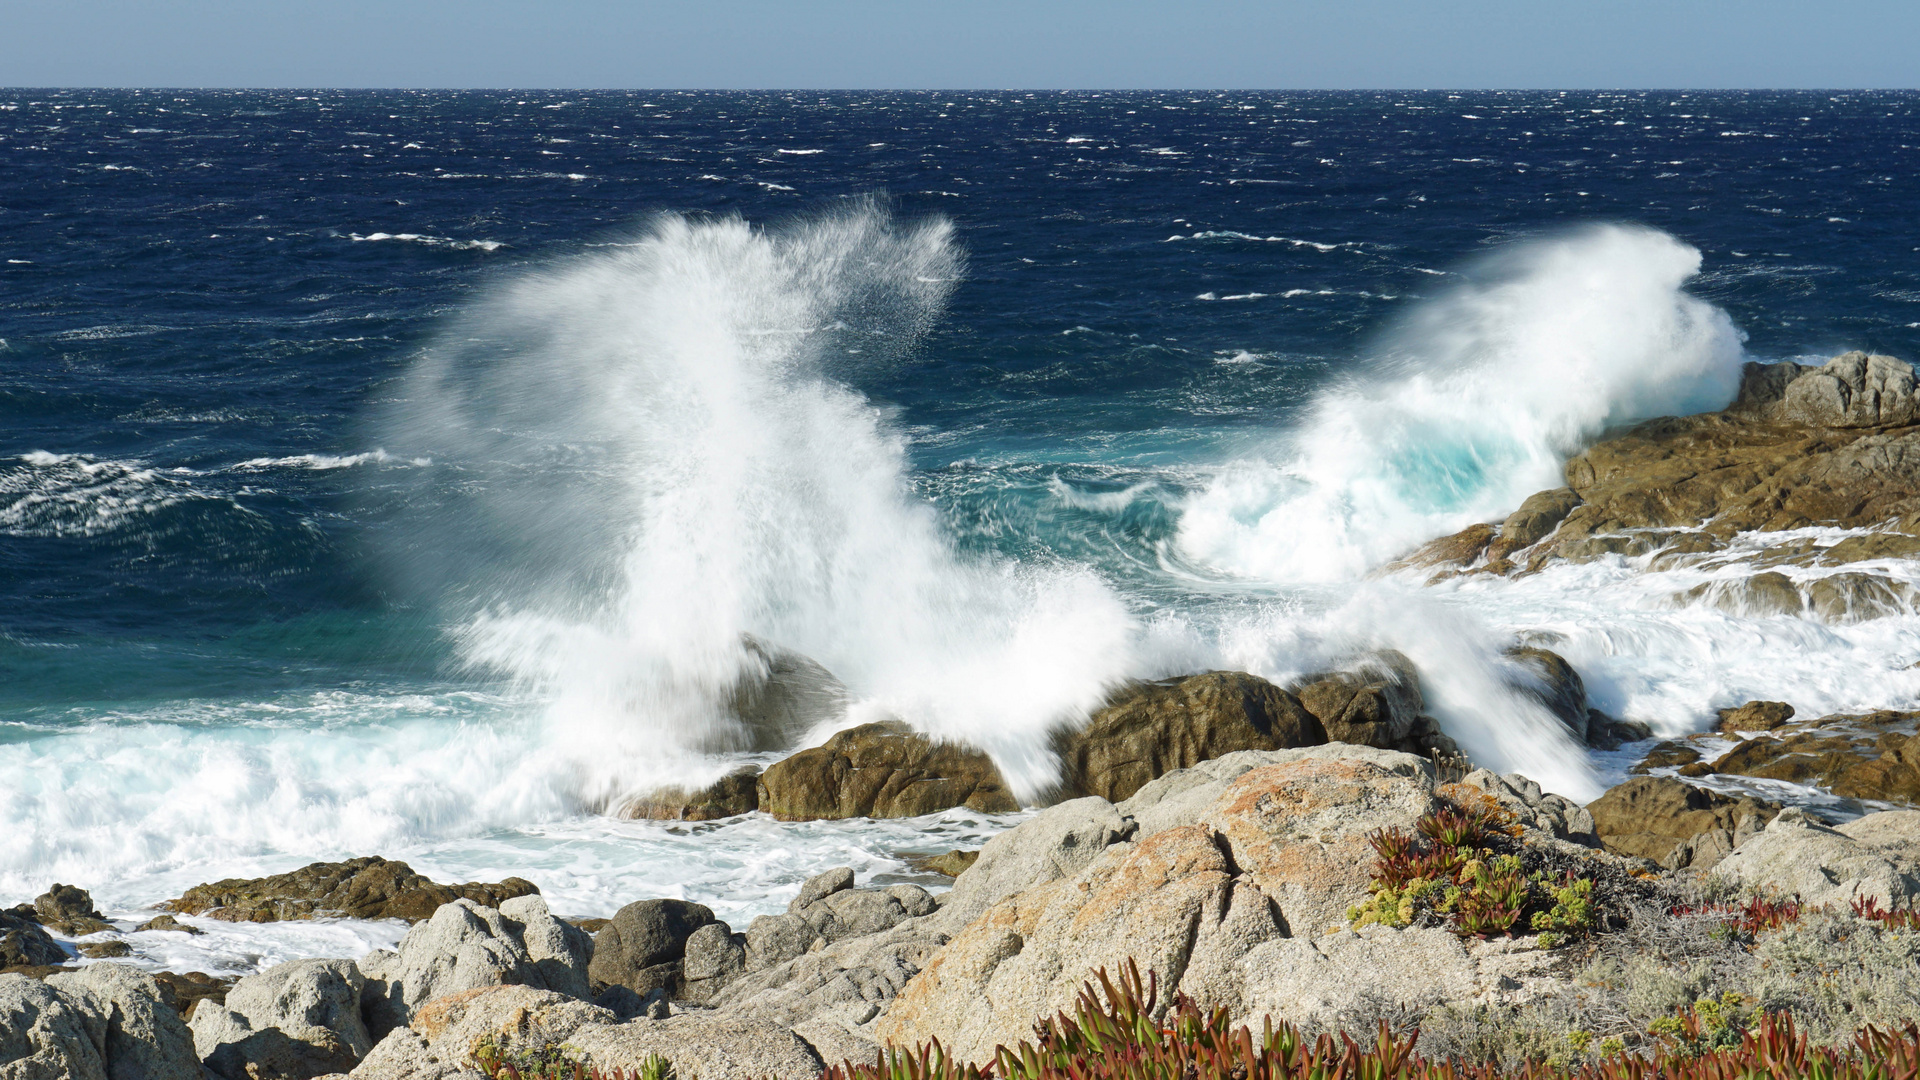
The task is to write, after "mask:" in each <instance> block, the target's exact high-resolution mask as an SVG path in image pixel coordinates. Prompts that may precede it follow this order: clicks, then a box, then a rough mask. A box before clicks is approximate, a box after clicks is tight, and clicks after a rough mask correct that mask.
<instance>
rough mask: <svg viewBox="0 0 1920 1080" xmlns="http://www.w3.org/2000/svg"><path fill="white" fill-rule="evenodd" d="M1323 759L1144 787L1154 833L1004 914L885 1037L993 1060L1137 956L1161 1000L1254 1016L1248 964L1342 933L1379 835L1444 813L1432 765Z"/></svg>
mask: <svg viewBox="0 0 1920 1080" xmlns="http://www.w3.org/2000/svg"><path fill="white" fill-rule="evenodd" d="M1315 749H1320V750H1324V751H1327V753H1325V754H1323V755H1313V753H1312V751H1311V750H1304V751H1303V750H1294V751H1281V752H1278V753H1277V754H1260V753H1240V754H1234V755H1230V756H1229V757H1228V758H1226V759H1219V760H1216V761H1214V762H1208V763H1204V764H1202V765H1201V766H1199V767H1197V768H1195V769H1192V770H1186V771H1183V772H1180V773H1174V774H1170V775H1169V776H1167V777H1163V778H1161V779H1160V780H1159V781H1156V782H1155V784H1153V785H1148V787H1146V788H1143V789H1142V790H1141V791H1140V792H1139V793H1137V795H1136V802H1135V803H1134V805H1136V806H1138V807H1139V808H1140V809H1141V810H1142V811H1143V812H1144V813H1146V814H1151V813H1152V811H1155V810H1158V811H1159V813H1158V814H1156V815H1153V826H1154V827H1153V828H1151V829H1150V828H1149V827H1148V823H1147V821H1146V820H1143V819H1137V821H1138V827H1137V831H1136V832H1135V833H1134V836H1133V838H1132V839H1119V840H1116V841H1115V842H1113V843H1110V844H1108V845H1107V846H1106V847H1105V848H1104V849H1103V850H1100V851H1098V852H1097V853H1095V854H1094V855H1093V857H1092V858H1091V859H1090V860H1088V861H1087V862H1086V863H1085V864H1084V866H1083V867H1082V868H1081V869H1079V870H1078V871H1077V872H1075V873H1073V874H1072V875H1071V876H1066V877H1061V878H1059V879H1056V880H1053V881H1050V882H1046V883H1042V884H1038V885H1034V886H1031V887H1028V888H1025V889H1024V890H1021V891H1018V892H1014V893H1011V894H1009V895H1006V896H1003V897H1002V898H1000V899H998V900H996V901H994V902H992V903H991V904H990V905H988V906H987V907H986V909H985V911H984V912H983V913H982V914H981V915H980V916H979V917H977V918H974V919H972V920H971V921H970V922H969V923H968V924H967V925H965V926H964V927H963V928H960V929H958V930H957V932H956V933H955V934H954V937H953V940H952V941H951V943H949V944H948V945H947V947H946V948H945V949H944V950H943V951H941V952H940V953H939V954H938V955H937V956H935V957H934V958H933V959H932V960H931V962H929V963H928V964H927V966H926V967H925V968H924V969H923V970H922V971H921V972H920V973H919V974H918V975H916V976H915V977H914V978H913V980H912V981H911V982H909V983H908V984H907V986H906V988H905V989H904V990H902V991H901V992H900V995H899V997H898V998H897V999H896V1000H895V1001H894V1002H893V1003H892V1004H891V1005H890V1006H889V1007H888V1008H887V1011H886V1013H885V1014H884V1015H883V1016H882V1017H881V1018H880V1020H879V1023H878V1024H877V1026H876V1028H875V1031H876V1034H877V1035H879V1036H880V1037H882V1038H884V1039H887V1040H891V1041H893V1042H896V1043H902V1044H907V1043H915V1042H919V1041H923V1040H925V1039H927V1038H929V1037H936V1036H937V1037H939V1038H940V1039H941V1041H942V1043H943V1044H944V1045H946V1046H947V1047H948V1049H949V1050H951V1051H953V1052H954V1053H956V1054H957V1055H958V1056H960V1057H962V1058H966V1059H972V1060H982V1059H984V1058H985V1057H986V1056H988V1055H989V1054H990V1053H991V1051H992V1048H993V1047H994V1046H995V1045H997V1044H999V1043H1002V1042H1011V1041H1012V1040H1014V1039H1017V1038H1020V1037H1022V1036H1024V1035H1025V1033H1026V1032H1027V1030H1028V1028H1029V1026H1030V1025H1031V1024H1032V1022H1033V1018H1034V1017H1036V1016H1041V1015H1047V1014H1050V1013H1052V1012H1054V1011H1055V1010H1058V1009H1063V1008H1067V1007H1068V1006H1070V1005H1071V1003H1072V999H1073V996H1074V994H1075V993H1076V992H1077V991H1078V987H1079V983H1080V980H1082V979H1083V978H1085V977H1086V975H1087V973H1088V972H1090V971H1091V970H1092V969H1093V968H1095V967H1098V966H1102V965H1104V966H1107V967H1108V968H1110V969H1115V970H1117V969H1118V967H1119V965H1120V964H1121V963H1122V962H1124V961H1125V960H1126V959H1127V958H1129V957H1130V958H1133V959H1134V960H1136V961H1137V962H1138V963H1139V964H1140V966H1141V967H1142V969H1143V970H1144V969H1148V968H1151V969H1153V970H1155V971H1158V972H1159V973H1160V975H1161V979H1162V982H1161V987H1162V992H1163V994H1164V995H1168V996H1170V995H1171V994H1172V993H1173V992H1174V991H1179V992H1183V993H1187V994H1189V995H1191V996H1192V997H1194V998H1195V1000H1196V1001H1199V1002H1202V1003H1203V1005H1212V1004H1223V1005H1226V1006H1227V1007H1228V1008H1229V1009H1230V1010H1234V1011H1246V1009H1247V1004H1246V1002H1245V1000H1244V997H1243V995H1244V993H1245V990H1244V987H1245V985H1246V971H1245V968H1244V966H1243V964H1242V962H1243V961H1244V959H1245V958H1246V957H1247V956H1248V955H1249V954H1250V953H1252V952H1253V951H1254V950H1255V949H1256V948H1257V947H1258V946H1260V945H1261V944H1263V943H1265V942H1268V941H1272V940H1277V939H1282V938H1286V937H1294V936H1311V935H1315V934H1317V933H1319V932H1321V931H1323V930H1325V929H1327V928H1329V927H1332V926H1337V925H1339V924H1341V923H1343V922H1344V912H1345V910H1346V909H1347V908H1348V907H1349V906H1351V905H1353V904H1356V903H1358V902H1360V901H1361V900H1363V899H1364V898H1365V897H1366V896H1367V885H1368V869H1369V867H1370V866H1371V865H1372V852H1371V849H1370V848H1369V847H1368V845H1367V839H1366V838H1367V835H1368V834H1369V833H1370V832H1372V831H1373V830H1375V829H1377V828H1381V827H1384V826H1400V827H1403V828H1411V827H1412V826H1413V823H1414V821H1415V820H1416V819H1417V818H1418V817H1419V816H1420V815H1421V814H1423V813H1426V812H1427V811H1428V810H1430V809H1432V807H1433V806H1434V795H1433V791H1432V778H1431V772H1430V766H1429V765H1428V764H1427V763H1426V762H1424V761H1422V760H1421V759H1419V758H1415V757H1412V756H1411V755H1406V754H1394V753H1391V752H1387V751H1379V750H1372V751H1370V753H1371V754H1372V755H1376V756H1375V757H1374V758H1373V759H1372V760H1369V759H1367V758H1365V757H1344V758H1343V757H1339V756H1335V752H1336V751H1338V750H1359V752H1360V753H1369V751H1367V750H1365V749H1362V748H1350V747H1333V746H1328V747H1323V748H1315ZM1309 755H1312V756H1309ZM1263 759H1264V760H1263ZM1223 763H1224V764H1223ZM1209 766H1212V768H1211V769H1210V768H1209ZM1230 773H1237V775H1232V776H1231V777H1230V778H1228V777H1227V776H1225V775H1223V774H1230ZM1203 799H1204V800H1205V801H1204V802H1202V800H1203ZM1055 809H1056V810H1059V809H1063V808H1061V807H1056V808H1055ZM1015 831H1016V832H1018V831H1019V830H1015ZM1008 835H1011V834H1008ZM1002 839H1004V837H996V838H995V841H999V840H1002ZM991 848H992V844H991V843H990V844H989V845H988V850H984V851H983V852H982V855H981V860H980V863H979V864H978V865H977V866H976V867H975V869H974V870H969V871H968V872H967V873H966V874H964V875H962V876H961V879H960V882H959V885H965V884H966V883H967V881H968V879H969V878H970V877H971V876H972V875H973V874H974V873H976V872H978V871H979V869H980V868H981V867H984V866H987V865H988V856H989V855H991V854H993V852H992V851H991ZM957 891H958V887H956V892H957ZM956 902H958V898H956V900H955V901H950V902H949V904H950V905H951V904H953V903H956Z"/></svg>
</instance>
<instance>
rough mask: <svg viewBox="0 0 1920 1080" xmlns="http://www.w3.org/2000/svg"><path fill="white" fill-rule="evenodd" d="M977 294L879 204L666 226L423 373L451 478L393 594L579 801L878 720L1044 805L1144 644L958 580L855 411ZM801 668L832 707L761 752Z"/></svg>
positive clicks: (925, 515) (561, 281)
mask: <svg viewBox="0 0 1920 1080" xmlns="http://www.w3.org/2000/svg"><path fill="white" fill-rule="evenodd" d="M960 266H961V256H960V253H959V251H958V249H957V247H956V245H955V243H954V241H953V239H952V235H951V227H950V226H949V225H947V224H946V223H945V222H944V221H939V220H933V221H925V222H919V223H905V222H901V221H898V220H896V219H894V218H893V217H891V216H889V215H888V214H887V212H886V210H885V208H884V207H882V206H880V205H878V204H876V203H873V202H861V203H858V204H856V205H854V206H852V207H850V208H847V209H844V210H841V211H838V212H834V213H828V214H824V215H819V216H815V217H811V218H804V219H801V220H798V221H795V222H793V223H791V224H789V225H786V226H784V227H780V228H773V229H760V228H755V227H753V226H750V225H749V224H747V223H746V222H743V221H740V220H738V219H724V218H723V219H691V218H685V217H679V216H672V215H668V216H662V217H659V218H656V219H655V220H654V221H653V222H652V224H651V225H650V226H649V227H648V228H647V229H646V230H645V231H644V232H643V233H642V234H641V235H640V236H639V237H637V238H636V239H635V240H634V241H633V242H632V243H630V244H628V245H625V246H623V247H619V248H615V249H613V250H611V251H610V252H609V253H606V254H599V255H593V256H589V257H584V258H580V259H577V260H575V261H572V262H568V263H564V264H561V265H558V266H555V267H552V268H550V269H546V270H543V271H537V272H534V273H531V274H529V275H527V276H526V277H524V278H522V279H520V280H517V281H514V282H511V283H509V284H507V285H505V286H504V287H503V288H501V289H500V290H498V291H497V293H496V294H495V295H493V296H492V297H491V298H489V299H488V300H487V301H486V302H484V303H482V304H479V305H476V307H475V308H474V309H473V310H471V311H470V312H468V313H467V314H466V315H464V316H463V317H462V318H460V319H458V320H456V323H455V325H454V326H453V327H452V328H450V329H449V330H448V331H447V332H446V333H445V334H444V335H443V336H442V339H441V341H440V342H439V343H438V344H437V345H435V346H434V347H433V348H431V349H429V350H428V351H427V354H426V356H425V357H424V358H423V360H422V362H421V364H420V366H419V369H418V371H417V372H416V374H415V375H414V377H413V379H412V381H411V384H410V385H409V386H408V387H407V389H406V391H405V395H404V397H405V400H404V402H403V403H402V404H401V405H400V406H399V407H397V408H396V410H395V411H394V413H393V415H392V416H391V417H390V418H389V422H388V424H387V436H388V437H389V438H390V439H391V440H392V445H393V446H395V447H399V448H403V449H397V450H395V451H394V452H396V453H400V452H404V453H406V454H409V455H415V456H418V457H421V458H423V459H429V460H431V461H433V462H434V463H436V468H435V469H434V470H420V474H421V478H422V482H423V483H425V484H430V485H433V486H434V487H433V490H432V491H430V492H423V493H422V497H421V498H420V499H419V500H418V503H419V506H420V507H421V509H422V512H421V513H420V514H418V515H417V517H416V519H415V523H414V527H413V529H412V531H410V532H409V533H408V534H407V538H406V542H407V548H406V550H404V551H403V552H402V554H403V556H404V563H405V565H406V566H407V567H408V569H409V573H410V576H411V577H412V578H413V579H414V580H415V581H425V582H428V583H429V584H430V585H431V587H432V588H433V590H434V591H435V592H436V593H437V596H438V599H439V601H440V602H441V603H442V604H445V605H449V607H450V609H451V610H452V611H453V612H454V618H455V620H456V622H457V625H458V630H457V631H456V633H457V636H458V637H459V640H460V642H461V646H462V648H463V651H464V654H465V655H466V657H467V658H468V659H469V660H470V661H471V662H472V663H473V664H474V665H476V666H478V667H480V668H483V669H486V670H491V671H497V672H501V673H504V674H506V675H508V676H510V677H512V678H514V679H516V680H519V681H520V682H521V683H523V684H525V685H526V686H527V687H529V688H531V689H533V690H535V691H536V692H538V693H540V694H542V695H544V696H545V697H546V698H547V700H548V701H549V702H550V704H549V706H548V708H547V710H546V713H547V717H548V724H549V727H550V737H551V738H552V739H553V740H554V741H555V742H556V743H557V744H558V745H561V746H565V747H570V748H573V750H574V751H575V752H576V753H577V754H578V757H579V769H580V772H581V783H582V785H583V790H586V791H590V792H593V793H595V794H594V795H593V796H592V798H591V800H590V801H592V802H594V803H595V804H596V805H600V806H608V805H612V804H613V802H614V801H615V800H617V799H618V798H619V797H621V796H622V795H623V794H627V793H630V792H631V790H632V789H633V788H634V787H635V786H636V785H644V784H647V783H657V782H660V781H661V780H663V779H673V780H677V781H685V780H688V779H698V778H699V777H700V776H701V775H702V774H703V773H704V772H712V771H714V770H716V769H717V768H718V767H720V766H719V760H720V759H719V758H716V757H713V756H711V755H715V754H724V753H730V752H738V751H743V750H749V749H783V748H787V747H790V746H792V745H794V744H795V743H797V742H801V741H805V740H806V739H808V738H818V737H820V736H821V735H823V734H824V733H825V732H827V731H830V730H832V729H833V728H834V727H837V726H845V725H846V724H849V723H854V722H859V721H863V720H871V719H881V718H900V719H905V720H907V721H908V722H910V723H912V724H914V725H916V726H918V727H919V728H921V729H923V730H925V731H928V732H930V733H932V734H934V735H936V736H939V737H950V738H956V739H962V740H964V741H967V742H969V743H972V744H974V745H977V746H980V747H982V748H983V749H986V750H988V751H989V752H991V753H993V755H994V756H995V758H996V759H997V760H998V761H999V763H1000V765H1001V767H1002V770H1003V771H1004V772H1005V773H1006V774H1007V779H1008V781H1009V782H1010V783H1011V784H1012V785H1013V787H1014V788H1015V790H1016V791H1017V792H1018V793H1020V794H1022V795H1028V796H1030V795H1033V794H1035V793H1037V792H1038V791H1040V790H1042V789H1043V788H1044V787H1045V786H1047V785H1048V784H1049V783H1050V782H1051V781H1052V779H1053V774H1054V767H1055V763H1054V761H1053V758H1052V755H1051V753H1050V751H1048V750H1047V748H1046V733H1047V731H1048V730H1049V728H1050V727H1051V726H1053V725H1055V724H1057V723H1060V722H1064V721H1069V720H1071V719H1073V718H1075V717H1077V716H1080V715H1084V713H1085V711H1086V710H1087V709H1088V708H1090V707H1091V706H1093V705H1095V704H1097V703H1098V702H1099V700H1100V699H1101V697H1102V695H1103V693H1104V692H1105V689H1106V687H1107V686H1108V685H1110V684H1111V683H1112V682H1114V681H1116V680H1117V679H1119V678H1120V677H1121V676H1122V675H1123V674H1125V673H1126V671H1127V669H1128V667H1129V664H1130V660H1131V649H1130V640H1131V635H1132V621H1131V619H1130V617H1129V615H1128V613H1127V611H1126V610H1125V608H1124V606H1123V605H1122V604H1121V602H1120V600H1119V599H1118V597H1117V596H1116V595H1115V594H1114V593H1113V592H1112V590H1111V589H1109V588H1108V587H1107V586H1106V585H1105V584H1104V583H1103V582H1101V581H1100V580H1099V579H1098V578H1097V577H1096V576H1095V575H1094V574H1093V573H1092V572H1090V571H1088V570H1085V569H1082V568H1076V567H1071V566H1057V565H1048V564H1045V563H1039V564H1030V565H1016V564H1013V563H1011V562H1007V561H1000V560H995V559H993V558H990V557H979V558H962V557H960V556H958V555H956V554H955V552H954V550H953V548H952V546H951V542H950V540H949V538H948V537H947V536H946V535H945V534H944V533H943V531H942V529H941V528H940V525H939V523H938V522H937V520H936V519H935V517H934V515H933V513H932V511H931V509H930V508H929V507H928V506H927V505H926V504H925V503H924V502H923V501H921V500H918V499H916V498H914V497H913V496H912V495H911V493H910V491H909V488H908V482H907V472H908V468H907V464H906V460H905V447H904V443H903V440H902V438H901V436H900V435H899V433H898V432H897V431H895V430H894V428H893V427H892V426H891V425H890V423H889V422H888V420H887V417H886V414H885V413H884V412H883V411H882V410H881V409H880V408H879V407H877V406H876V405H875V404H873V403H872V402H870V401H868V400H867V399H866V397H864V396H863V395H862V393H861V392H860V391H859V390H858V388H857V383H858V381H859V380H860V379H861V378H862V377H863V376H865V375H867V374H869V373H871V372H873V371H874V370H875V369H876V368H878V367H883V366H890V365H897V364H900V363H903V362H906V361H907V359H908V358H909V357H910V355H911V351H912V348H913V345H914V342H915V339H916V337H917V336H918V335H919V334H920V333H921V332H923V331H924V330H925V329H926V328H927V327H928V326H929V325H930V324H931V323H932V321H933V320H934V319H935V318H936V317H937V316H938V313H939V311H940V309H941V305H942V303H943V302H944V300H945V298H946V295H947V293H948V292H949V290H950V289H951V288H952V285H953V283H954V281H955V280H956V279H957V277H958V275H959V273H960ZM785 657H794V658H796V659H795V661H794V664H793V665H789V666H794V665H797V666H800V667H804V668H805V669H806V670H808V671H810V672H813V673H815V674H816V675H817V676H818V678H815V679H814V684H815V685H814V686H813V690H814V691H817V692H815V693H813V696H812V698H811V700H814V701H816V702H820V703H823V704H824V705H826V706H828V707H826V708H822V709H821V710H820V711H819V714H818V715H815V716H812V717H810V718H809V717H802V718H800V719H801V720H803V721H807V722H802V723H798V724H796V723H794V722H793V721H794V719H795V718H793V717H791V716H787V717H785V718H784V719H783V721H782V723H781V724H779V725H777V727H778V728H779V730H773V731H769V730H766V729H765V727H764V726H756V724H754V723H753V722H752V721H753V720H754V719H755V718H754V717H752V716H748V715H745V714H744V712H743V710H741V709H740V708H739V707H738V706H739V704H740V702H741V700H742V699H743V698H745V697H752V696H753V695H754V691H755V687H756V684H757V683H760V682H764V680H766V679H767V678H768V677H769V676H770V675H771V674H772V668H773V667H774V666H775V664H776V663H777V662H779V661H780V660H781V659H782V658H785ZM702 755H707V756H704V757H703V756H702Z"/></svg>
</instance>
